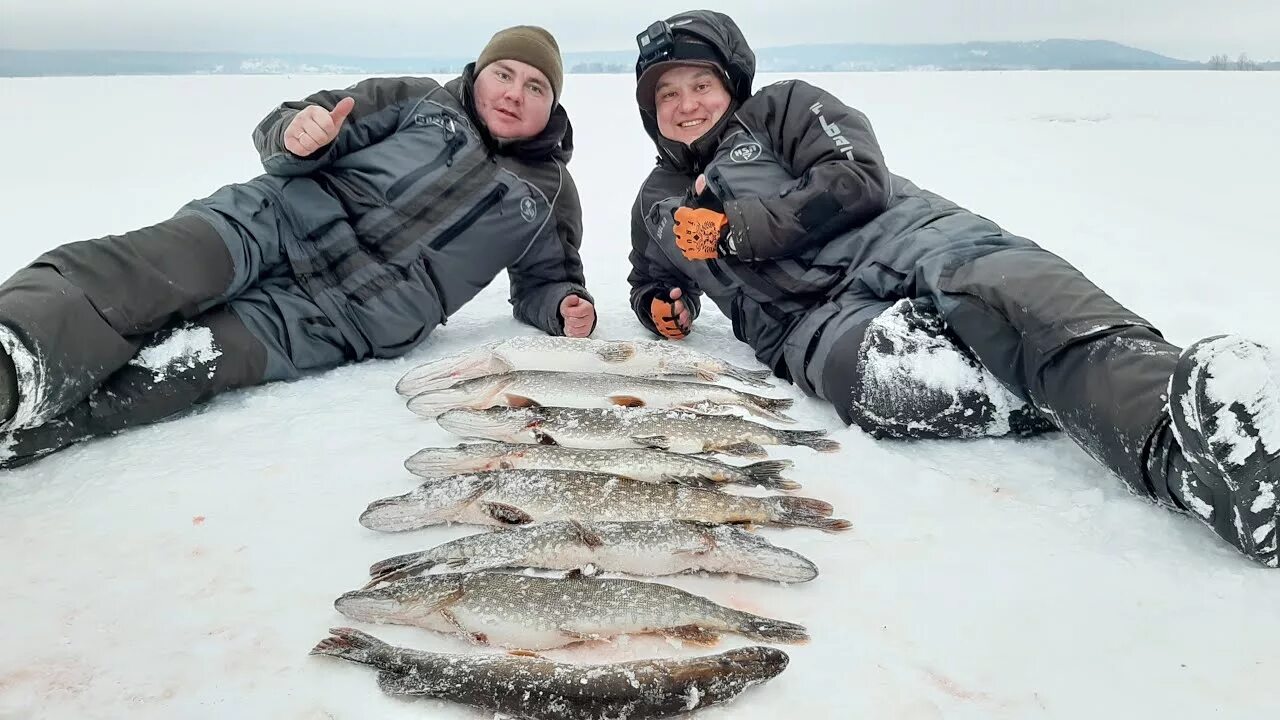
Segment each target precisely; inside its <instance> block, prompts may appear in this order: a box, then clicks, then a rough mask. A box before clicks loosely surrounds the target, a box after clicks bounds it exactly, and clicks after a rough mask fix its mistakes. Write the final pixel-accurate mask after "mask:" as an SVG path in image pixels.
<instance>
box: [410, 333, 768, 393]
mask: <svg viewBox="0 0 1280 720" xmlns="http://www.w3.org/2000/svg"><path fill="white" fill-rule="evenodd" d="M519 370H560V371H571V372H589V373H608V374H610V375H629V376H631V377H662V376H666V375H673V376H685V377H696V378H698V379H700V380H706V381H715V380H719V379H720V378H721V377H727V378H731V379H733V380H737V381H739V382H742V383H745V384H747V385H754V386H756V387H769V383H768V382H767V381H766V378H768V377H769V375H770V373H769V371H768V370H748V369H746V368H742V367H738V366H737V365H731V364H729V363H727V362H725V361H723V360H721V359H720V358H717V357H714V356H712V355H707V354H706V353H700V352H695V351H693V350H686V349H684V348H681V347H677V346H676V345H674V344H673V343H669V342H659V341H653V340H631V341H619V340H592V339H589V338H565V337H551V336H549V335H530V336H522V337H515V338H508V339H506V340H498V341H496V342H491V343H486V344H484V345H481V346H479V347H476V348H473V349H471V350H468V351H466V352H462V353H458V354H456V355H450V356H449V357H445V358H441V359H439V360H435V361H432V362H429V363H426V364H423V365H419V366H418V367H415V368H414V369H412V370H410V371H409V372H407V373H405V375H404V377H402V378H401V379H400V382H399V383H397V384H396V391H397V392H399V393H400V394H401V395H404V396H405V397H413V396H414V395H418V394H420V393H423V392H426V391H428V390H440V389H442V388H446V387H449V386H450V385H454V384H456V383H459V382H462V381H463V380H470V379H472V378H477V377H483V376H485V375H502V374H505V373H509V372H515V371H519Z"/></svg>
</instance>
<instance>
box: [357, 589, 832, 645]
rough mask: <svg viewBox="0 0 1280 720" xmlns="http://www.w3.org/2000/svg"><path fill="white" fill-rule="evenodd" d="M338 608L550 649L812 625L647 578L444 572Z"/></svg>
mask: <svg viewBox="0 0 1280 720" xmlns="http://www.w3.org/2000/svg"><path fill="white" fill-rule="evenodd" d="M333 606H334V607H335V608H336V609H337V610H338V612H340V613H342V614H343V615H346V616H347V617H350V618H353V619H355V620H361V621H364V622H375V623H392V624H397V625H414V626H417V627H421V628H426V629H427V630H434V631H436V632H442V633H449V634H454V635H462V636H463V637H465V638H467V639H469V640H471V641H472V642H475V643H479V644H486V645H499V646H502V647H508V648H518V649H522V650H542V649H545V648H554V647H560V646H562V645H569V644H571V643H576V642H582V641H586V640H604V639H608V638H611V637H614V636H617V635H630V634H640V633H657V634H661V635H667V636H670V637H676V638H680V639H683V640H688V641H690V642H695V643H702V644H711V643H714V642H716V641H717V640H718V639H719V636H720V633H736V634H738V635H743V636H745V637H748V638H752V639H755V640H762V641H765V642H786V643H796V642H805V641H807V640H808V639H809V635H808V633H807V632H806V631H805V629H804V627H803V626H802V625H796V624H795V623H790V622H786V621H785V620H774V619H771V618H766V617H761V616H759V615H753V614H751V613H748V612H743V611H741V610H734V609H733V608H728V607H725V606H723V605H718V604H716V603H714V602H712V601H711V600H708V599H707V598H704V597H701V596H699V595H694V594H693V593H688V592H685V591H684V590H680V589H678V588H674V587H671V586H670V585H662V584H659V583H649V582H640V581H638V580H619V579H613V578H609V579H599V578H588V577H583V576H581V575H577V576H572V577H566V578H546V577H532V576H527V575H516V574H510V573H491V572H482V573H443V574H440V575H423V576H421V577H412V578H404V579H403V580H396V581H395V582H392V583H390V584H387V585H383V586H380V587H376V588H369V589H366V590H354V591H352V592H348V593H344V594H343V595H342V596H341V597H339V598H338V599H337V600H335V601H334V603H333Z"/></svg>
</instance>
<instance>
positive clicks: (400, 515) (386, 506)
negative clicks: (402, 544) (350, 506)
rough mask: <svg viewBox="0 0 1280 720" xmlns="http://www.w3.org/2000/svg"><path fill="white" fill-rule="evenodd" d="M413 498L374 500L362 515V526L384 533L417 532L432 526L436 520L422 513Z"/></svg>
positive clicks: (401, 496)
mask: <svg viewBox="0 0 1280 720" xmlns="http://www.w3.org/2000/svg"><path fill="white" fill-rule="evenodd" d="M411 496H412V493H410V494H407V495H397V496H396V497H389V498H382V499H381V500H374V501H373V502H371V503H369V507H367V508H365V510H364V512H362V513H360V524H361V525H363V526H365V527H367V528H369V529H370V530H380V531H383V532H399V531H402V530H416V529H418V528H421V527H425V526H427V525H430V524H432V523H433V522H434V519H433V518H431V517H428V516H427V514H426V513H424V512H422V510H421V509H420V507H419V504H418V503H416V502H414V501H413V500H412V498H411Z"/></svg>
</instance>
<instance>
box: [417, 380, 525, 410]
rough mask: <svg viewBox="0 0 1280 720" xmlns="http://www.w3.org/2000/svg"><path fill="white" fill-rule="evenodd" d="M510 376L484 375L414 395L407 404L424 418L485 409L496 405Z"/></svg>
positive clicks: (509, 382)
mask: <svg viewBox="0 0 1280 720" xmlns="http://www.w3.org/2000/svg"><path fill="white" fill-rule="evenodd" d="M511 379H512V378H511V376H510V375H486V376H485V377H480V378H475V379H473V380H466V381H463V382H460V383H458V384H457V385H451V386H449V387H447V388H441V389H438V390H428V391H426V392H424V393H420V394H418V395H414V396H413V398H411V399H410V400H409V402H408V407H409V409H410V410H411V411H413V412H415V413H417V414H418V415H421V416H422V417H426V418H434V417H439V416H440V415H441V414H442V413H445V412H448V411H449V410H452V409H454V408H487V407H491V406H493V405H495V404H497V403H498V399H499V398H498V396H499V394H500V393H501V392H502V390H503V389H504V388H506V387H507V386H508V385H510V384H511Z"/></svg>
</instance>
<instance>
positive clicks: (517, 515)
mask: <svg viewBox="0 0 1280 720" xmlns="http://www.w3.org/2000/svg"><path fill="white" fill-rule="evenodd" d="M830 515H831V505H830V503H826V502H823V501H822V500H815V499H813V498H805V497H792V496H782V495H774V496H770V497H748V496H745V495H729V494H727V493H721V492H715V491H712V490H699V489H697V488H691V487H686V486H684V485H671V484H661V485H660V484H654V483H647V482H640V481H638V480H629V479H627V478H624V477H619V476H617V475H608V474H606V473H587V472H579V471H576V470H493V471H489V472H482V473H475V474H466V475H454V476H453V477H448V478H442V479H437V480H428V481H427V482H425V483H423V484H422V485H421V486H419V487H418V488H417V489H416V490H414V491H413V492H409V493H405V494H404V495H397V496H395V497H388V498H383V499H381V500H375V501H373V502H372V503H370V504H369V507H368V508H367V509H366V510H365V511H364V512H363V513H362V514H361V515H360V524H361V525H364V526H365V527H367V528H369V529H370V530H381V531H384V532H399V531H404V530H417V529H419V528H424V527H428V526H431V525H438V524H440V523H446V522H458V523H465V524H468V525H496V526H499V527H505V526H511V525H531V524H533V523H543V522H553V521H556V520H577V521H578V522H631V521H652V520H690V521H693V522H702V523H711V524H716V525H719V524H724V523H750V524H755V525H779V526H784V527H785V526H791V527H814V528H818V529H820V530H825V531H827V532H838V531H840V530H847V529H848V528H849V527H850V524H849V521H848V520H839V519H833V518H831V517H830Z"/></svg>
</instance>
